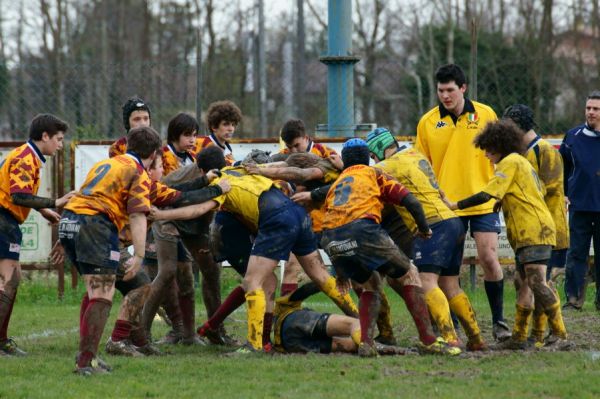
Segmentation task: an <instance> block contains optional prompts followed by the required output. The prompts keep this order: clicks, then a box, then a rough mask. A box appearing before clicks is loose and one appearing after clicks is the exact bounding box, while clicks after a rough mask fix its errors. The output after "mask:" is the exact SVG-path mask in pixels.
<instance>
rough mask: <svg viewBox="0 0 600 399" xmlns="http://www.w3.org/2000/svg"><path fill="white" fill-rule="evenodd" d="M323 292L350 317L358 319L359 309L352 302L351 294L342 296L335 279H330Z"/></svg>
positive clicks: (326, 282) (322, 287)
mask: <svg viewBox="0 0 600 399" xmlns="http://www.w3.org/2000/svg"><path fill="white" fill-rule="evenodd" d="M321 291H323V292H324V293H325V295H327V296H328V297H329V298H331V300H332V301H333V302H335V304H336V305H338V307H339V308H340V309H341V310H342V311H343V312H344V313H345V314H346V315H348V316H352V317H358V308H357V307H356V304H355V303H354V301H353V300H352V297H351V296H350V294H345V295H342V294H341V293H340V291H338V289H337V285H336V283H335V277H331V276H330V277H329V278H328V279H327V281H325V284H323V285H322V286H321Z"/></svg>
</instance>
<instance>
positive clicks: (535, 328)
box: [531, 301, 548, 342]
mask: <svg viewBox="0 0 600 399" xmlns="http://www.w3.org/2000/svg"><path fill="white" fill-rule="evenodd" d="M547 326H548V316H546V313H545V312H544V307H543V306H542V304H541V303H539V301H538V302H536V303H535V308H534V309H533V325H532V327H531V336H532V337H533V338H534V339H535V342H544V334H545V333H546V327H547Z"/></svg>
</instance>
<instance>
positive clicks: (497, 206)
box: [494, 201, 502, 212]
mask: <svg viewBox="0 0 600 399" xmlns="http://www.w3.org/2000/svg"><path fill="white" fill-rule="evenodd" d="M500 209H502V201H496V202H494V212H500Z"/></svg>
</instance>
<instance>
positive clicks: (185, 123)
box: [167, 112, 200, 143]
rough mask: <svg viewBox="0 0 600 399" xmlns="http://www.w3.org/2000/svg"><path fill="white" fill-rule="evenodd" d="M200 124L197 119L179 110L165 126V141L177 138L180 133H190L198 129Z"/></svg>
mask: <svg viewBox="0 0 600 399" xmlns="http://www.w3.org/2000/svg"><path fill="white" fill-rule="evenodd" d="M199 129H200V126H199V125H198V121H197V120H196V118H194V117H193V116H192V115H190V114H186V113H185V112H180V113H178V114H177V115H175V117H174V118H173V119H171V120H170V121H169V126H168V127H167V143H172V142H174V141H177V140H179V137H181V136H182V135H188V136H190V135H192V134H193V133H194V131H196V132H197V131H198V130H199Z"/></svg>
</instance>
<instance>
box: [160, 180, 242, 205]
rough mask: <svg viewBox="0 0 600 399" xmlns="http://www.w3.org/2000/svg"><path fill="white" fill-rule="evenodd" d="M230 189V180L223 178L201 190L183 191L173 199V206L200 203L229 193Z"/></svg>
mask: <svg viewBox="0 0 600 399" xmlns="http://www.w3.org/2000/svg"><path fill="white" fill-rule="evenodd" d="M230 190H231V186H230V185H229V181H228V180H227V179H221V180H219V182H218V183H217V184H213V185H210V186H208V187H204V188H202V189H200V190H194V191H186V192H182V193H181V195H180V196H179V197H178V198H177V199H176V200H175V201H173V203H172V204H171V206H174V207H177V208H179V207H182V206H187V205H193V204H200V203H202V202H206V201H209V200H211V199H213V198H216V197H218V196H220V195H223V194H225V193H228V192H229V191H230Z"/></svg>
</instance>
